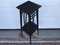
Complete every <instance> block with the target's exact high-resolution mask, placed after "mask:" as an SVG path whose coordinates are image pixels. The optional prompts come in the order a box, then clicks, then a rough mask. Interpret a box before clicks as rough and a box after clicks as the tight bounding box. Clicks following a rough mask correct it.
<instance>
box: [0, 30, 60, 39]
mask: <svg viewBox="0 0 60 45" xmlns="http://www.w3.org/2000/svg"><path fill="white" fill-rule="evenodd" d="M19 34H20V31H19V30H10V31H0V40H23V39H22V38H20V37H19ZM47 39H50V40H52V39H54V40H60V30H40V31H39V35H38V38H37V39H35V40H47ZM25 40H26V39H25ZM32 40H33V39H32Z"/></svg>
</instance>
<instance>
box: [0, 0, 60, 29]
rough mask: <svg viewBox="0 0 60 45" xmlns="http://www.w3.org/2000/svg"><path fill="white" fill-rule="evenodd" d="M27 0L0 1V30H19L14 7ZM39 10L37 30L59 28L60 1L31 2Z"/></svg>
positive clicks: (43, 0) (40, 0)
mask: <svg viewBox="0 0 60 45" xmlns="http://www.w3.org/2000/svg"><path fill="white" fill-rule="evenodd" d="M26 1H27V0H0V29H10V28H11V29H19V28H20V21H19V10H18V9H17V8H16V6H18V5H20V4H22V3H24V2H26ZM31 1H32V2H35V3H37V4H39V5H42V7H41V8H40V9H39V28H60V0H31Z"/></svg>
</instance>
